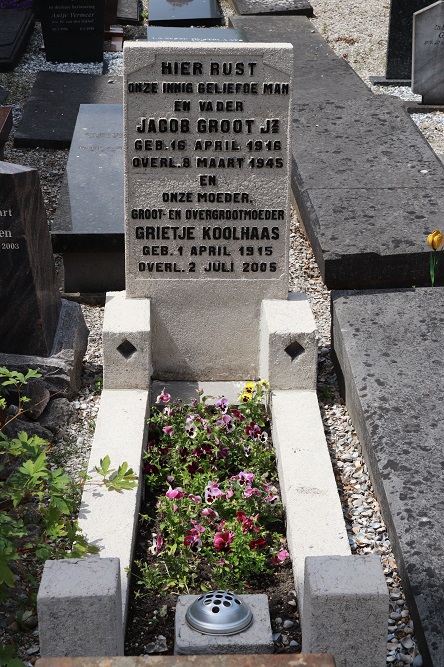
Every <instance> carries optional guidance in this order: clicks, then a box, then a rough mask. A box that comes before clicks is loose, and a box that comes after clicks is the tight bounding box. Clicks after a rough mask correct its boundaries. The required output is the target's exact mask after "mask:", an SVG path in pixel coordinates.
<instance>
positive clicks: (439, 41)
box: [412, 0, 444, 104]
mask: <svg viewBox="0 0 444 667" xmlns="http://www.w3.org/2000/svg"><path fill="white" fill-rule="evenodd" d="M412 91H413V92H414V93H417V94H418V95H422V102H423V104H444V0H439V2H435V3H434V4H433V5H430V6H429V7H426V8H425V9H422V10H421V11H419V12H416V13H415V14H414V15H413V67H412Z"/></svg>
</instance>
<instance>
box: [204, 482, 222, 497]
mask: <svg viewBox="0 0 444 667" xmlns="http://www.w3.org/2000/svg"><path fill="white" fill-rule="evenodd" d="M218 482H219V480H218V479H215V480H214V482H208V484H207V486H206V488H205V502H206V503H212V502H213V500H216V498H220V497H221V496H223V493H222V491H221V490H220V489H219V486H218Z"/></svg>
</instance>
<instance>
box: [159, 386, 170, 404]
mask: <svg viewBox="0 0 444 667" xmlns="http://www.w3.org/2000/svg"><path fill="white" fill-rule="evenodd" d="M169 401H171V396H170V395H169V394H167V393H165V387H164V388H163V389H162V391H161V392H160V394H159V396H158V397H157V398H156V403H169Z"/></svg>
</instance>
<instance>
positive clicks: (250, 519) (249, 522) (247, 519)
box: [236, 510, 259, 535]
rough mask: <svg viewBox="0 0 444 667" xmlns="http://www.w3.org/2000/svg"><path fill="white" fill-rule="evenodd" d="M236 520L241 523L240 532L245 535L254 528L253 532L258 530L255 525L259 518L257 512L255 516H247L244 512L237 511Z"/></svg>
mask: <svg viewBox="0 0 444 667" xmlns="http://www.w3.org/2000/svg"><path fill="white" fill-rule="evenodd" d="M236 515H237V516H236V518H237V521H240V522H241V523H242V532H243V534H244V535H246V534H247V533H248V532H249V531H250V530H254V532H255V533H258V532H259V528H258V527H257V526H256V523H257V520H258V519H259V514H256V515H255V516H247V515H246V514H245V512H242V511H239V510H238V511H237V512H236Z"/></svg>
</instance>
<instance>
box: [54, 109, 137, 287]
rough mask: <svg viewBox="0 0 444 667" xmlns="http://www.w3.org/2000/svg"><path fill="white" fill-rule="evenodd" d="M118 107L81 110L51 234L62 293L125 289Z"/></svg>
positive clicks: (121, 112) (121, 146) (120, 139)
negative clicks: (61, 276)
mask: <svg viewBox="0 0 444 667" xmlns="http://www.w3.org/2000/svg"><path fill="white" fill-rule="evenodd" d="M122 116H123V110H122V105H121V104H81V105H80V111H79V115H78V120H77V124H76V128H75V131H74V136H73V140H72V144H71V149H70V151H69V157H68V163H67V167H66V178H65V180H64V181H63V184H62V188H61V191H60V196H59V203H58V206H57V212H56V215H55V219H54V222H53V224H52V228H51V238H52V244H53V249H54V252H57V253H60V254H61V255H62V257H63V263H64V269H65V270H64V288H65V292H106V291H109V290H121V289H124V288H125V266H124V241H123V233H124V207H123V128H122Z"/></svg>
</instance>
